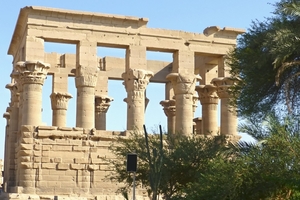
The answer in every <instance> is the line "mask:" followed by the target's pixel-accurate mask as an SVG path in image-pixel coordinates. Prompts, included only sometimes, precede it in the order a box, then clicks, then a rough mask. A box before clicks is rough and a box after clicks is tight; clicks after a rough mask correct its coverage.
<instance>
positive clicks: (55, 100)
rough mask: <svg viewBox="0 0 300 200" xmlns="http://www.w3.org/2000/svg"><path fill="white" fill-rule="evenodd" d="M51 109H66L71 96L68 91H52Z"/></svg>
mask: <svg viewBox="0 0 300 200" xmlns="http://www.w3.org/2000/svg"><path fill="white" fill-rule="evenodd" d="M50 98H51V107H52V110H67V109H68V101H69V99H71V98H72V95H70V94H68V93H59V92H54V93H52V94H51V95H50Z"/></svg>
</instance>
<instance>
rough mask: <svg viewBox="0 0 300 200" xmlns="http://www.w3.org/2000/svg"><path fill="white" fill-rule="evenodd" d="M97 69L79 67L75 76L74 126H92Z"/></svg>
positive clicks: (93, 121)
mask: <svg viewBox="0 0 300 200" xmlns="http://www.w3.org/2000/svg"><path fill="white" fill-rule="evenodd" d="M98 72H99V69H98V68H97V67H82V66H81V67H80V68H79V73H78V75H77V76H76V78H75V84H76V88H77V110H76V111H77V112H76V127H82V128H94V123H95V86H96V84H97V79H98Z"/></svg>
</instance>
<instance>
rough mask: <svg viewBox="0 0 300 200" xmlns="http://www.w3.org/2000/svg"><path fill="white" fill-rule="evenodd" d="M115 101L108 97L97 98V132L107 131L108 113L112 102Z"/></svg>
mask: <svg viewBox="0 0 300 200" xmlns="http://www.w3.org/2000/svg"><path fill="white" fill-rule="evenodd" d="M113 100H114V99H113V98H110V97H108V96H106V95H101V96H95V128H96V130H106V113H107V110H108V108H109V106H110V102H112V101H113Z"/></svg>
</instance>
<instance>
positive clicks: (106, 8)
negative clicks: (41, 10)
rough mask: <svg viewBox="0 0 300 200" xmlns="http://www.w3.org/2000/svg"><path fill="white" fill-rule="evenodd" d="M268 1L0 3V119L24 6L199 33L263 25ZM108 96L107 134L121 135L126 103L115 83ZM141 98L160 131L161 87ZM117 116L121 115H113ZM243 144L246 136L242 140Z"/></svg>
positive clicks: (49, 47)
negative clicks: (141, 20)
mask: <svg viewBox="0 0 300 200" xmlns="http://www.w3.org/2000/svg"><path fill="white" fill-rule="evenodd" d="M274 2H276V1H274V0H273V1H272V0H266V1H263V0H251V1H250V0H248V1H247V0H227V1H225V0H215V1H206V0H187V1H179V0H160V1H159V0H151V1H150V0H148V1H146V0H139V1H137V0H129V1H124V0H102V1H100V0H85V1H79V0H63V1H58V0H43V1H41V0H2V1H1V4H2V5H1V6H0V25H1V33H0V36H1V37H0V61H1V78H0V95H1V98H0V113H1V114H3V113H4V112H5V110H6V108H7V106H8V103H9V99H10V92H9V90H7V89H5V85H6V84H8V83H10V73H11V70H12V64H11V63H12V56H9V55H7V50H8V46H9V44H10V41H11V37H12V33H13V31H14V28H15V24H16V20H17V18H18V15H19V10H20V8H23V7H25V6H34V5H35V6H44V7H54V8H63V9H70V10H81V11H91V12H99V13H108V14H118V15H127V16H136V17H146V18H148V19H149V22H148V25H147V26H148V27H151V28H161V29H173V30H182V31H187V32H198V33H202V31H203V30H204V29H205V28H206V27H208V26H220V27H225V26H226V27H234V28H243V29H247V28H249V26H250V24H251V21H252V20H256V19H258V20H260V21H262V20H264V18H265V17H269V16H271V14H272V11H273V6H272V5H271V4H273V3H274ZM45 51H47V52H51V51H57V52H59V53H74V52H75V47H74V46H72V45H69V46H65V45H58V44H46V45H45ZM98 55H99V56H101V57H103V56H106V55H108V56H117V57H124V56H125V52H124V51H123V50H112V49H106V48H99V49H98ZM147 58H148V59H152V60H163V61H171V60H172V57H171V55H170V54H163V53H150V52H149V53H147ZM50 85H51V77H49V78H48V79H47V80H46V82H45V86H44V92H45V95H44V96H43V121H44V122H45V123H47V124H48V125H50V124H51V117H49V116H51V109H50V99H49V95H50V93H51V89H50ZM69 85H71V86H72V87H73V89H72V88H71V89H70V93H72V94H73V96H76V95H75V94H76V93H75V92H76V91H75V90H74V88H75V86H74V83H73V82H72V80H70V84H69ZM109 95H110V96H111V97H113V98H114V99H115V101H114V102H113V103H112V104H111V108H110V109H109V111H108V114H107V119H108V125H107V128H108V129H109V130H121V131H122V130H124V129H125V128H126V119H125V118H126V104H125V103H124V102H122V101H123V98H125V97H126V93H125V89H124V86H122V83H121V82H120V81H119V82H113V81H110V82H109ZM147 96H148V98H150V102H149V105H148V107H147V111H146V125H147V127H148V128H149V129H150V131H151V130H153V129H155V127H156V126H158V125H159V124H161V125H162V126H163V127H165V128H166V118H165V115H164V113H163V111H162V107H161V106H160V105H159V101H161V100H163V99H164V86H163V85H160V84H150V85H149V86H148V88H147ZM75 102H76V99H72V100H71V101H70V103H69V108H70V111H69V112H68V116H69V119H68V122H67V125H68V126H75V119H74V118H72V117H71V116H74V115H75V114H74V109H73V108H75ZM119 113H121V114H119ZM196 116H197V117H198V116H201V111H200V109H198V110H197V111H196ZM5 126H6V120H5V119H4V118H1V119H0V159H2V158H3V157H4V138H5ZM245 139H247V137H245Z"/></svg>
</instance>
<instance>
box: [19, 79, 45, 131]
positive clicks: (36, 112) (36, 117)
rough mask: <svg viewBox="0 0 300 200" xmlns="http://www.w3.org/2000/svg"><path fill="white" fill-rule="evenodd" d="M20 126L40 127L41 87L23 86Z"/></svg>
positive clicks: (33, 85)
mask: <svg viewBox="0 0 300 200" xmlns="http://www.w3.org/2000/svg"><path fill="white" fill-rule="evenodd" d="M22 112H23V116H22V125H40V124H41V121H42V85H40V84H24V85H23V109H22Z"/></svg>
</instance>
